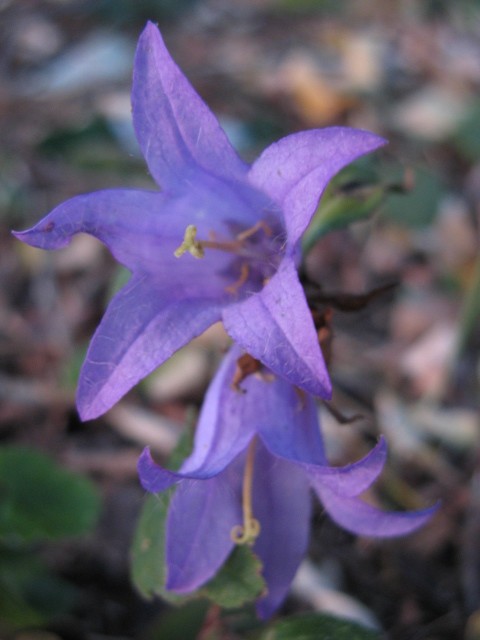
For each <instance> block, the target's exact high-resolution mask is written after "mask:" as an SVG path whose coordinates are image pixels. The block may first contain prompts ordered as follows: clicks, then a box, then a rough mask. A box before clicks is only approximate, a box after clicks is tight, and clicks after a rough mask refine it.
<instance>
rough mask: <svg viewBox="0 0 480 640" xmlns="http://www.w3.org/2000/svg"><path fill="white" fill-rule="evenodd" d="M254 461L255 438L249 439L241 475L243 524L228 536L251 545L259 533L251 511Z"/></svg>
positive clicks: (236, 542)
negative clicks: (242, 474)
mask: <svg viewBox="0 0 480 640" xmlns="http://www.w3.org/2000/svg"><path fill="white" fill-rule="evenodd" d="M254 461H255V438H254V439H253V440H252V441H251V443H250V445H249V447H248V452H247V460H246V462H245V474H244V476H243V487H242V511H243V524H239V525H236V526H235V527H233V529H232V530H231V532H230V536H231V538H232V540H233V542H234V543H235V544H247V545H249V546H252V545H253V544H255V540H256V539H257V538H258V536H259V535H260V523H259V521H258V520H257V519H256V518H254V517H253V511H252V486H253V464H254Z"/></svg>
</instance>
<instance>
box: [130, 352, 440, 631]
mask: <svg viewBox="0 0 480 640" xmlns="http://www.w3.org/2000/svg"><path fill="white" fill-rule="evenodd" d="M240 354H241V351H240V348H239V347H238V346H234V347H233V348H232V349H231V351H230V353H229V354H228V355H227V356H226V357H225V359H224V361H223V364H222V366H221V367H220V369H219V371H218V373H217V375H216V376H215V378H214V380H213V381H212V384H211V386H210V388H209V391H208V393H207V396H206V399H205V403H204V406H203V409H202V412H201V415H200V418H199V423H198V426H197V431H196V434H195V444H194V450H193V453H192V454H191V455H190V457H189V458H187V459H186V460H185V462H184V463H183V465H182V466H181V468H180V470H179V471H178V472H172V471H169V470H166V469H163V468H162V467H160V466H158V465H157V464H156V463H155V462H154V461H153V459H152V457H151V455H150V452H149V450H148V449H145V451H144V452H143V453H142V455H141V457H140V460H139V464H138V470H139V475H140V480H141V483H142V485H143V487H144V488H145V489H146V490H147V491H150V492H152V493H157V492H159V491H164V490H165V489H167V488H168V487H170V486H171V485H173V484H175V483H179V486H178V488H177V489H176V492H175V494H174V496H173V498H172V500H171V503H170V507H169V513H168V519H167V531H166V562H167V568H168V571H167V584H166V587H167V589H169V590H171V591H174V592H177V593H180V594H182V593H188V592H191V591H194V590H196V589H197V588H198V587H200V586H201V585H203V584H204V583H205V582H206V581H207V580H209V579H210V578H211V577H212V576H213V575H214V574H215V573H216V572H217V570H218V569H219V568H220V567H221V566H222V564H223V563H224V562H225V560H226V558H227V556H228V555H229V553H230V552H231V550H232V548H233V546H234V544H235V543H236V542H250V543H251V544H252V545H253V546H252V548H253V551H254V552H255V553H256V554H257V555H258V557H259V558H260V560H261V562H262V564H263V576H264V578H265V581H266V584H267V588H268V592H267V594H266V595H265V596H263V597H261V598H260V599H259V600H258V602H257V611H258V614H259V615H260V616H261V617H263V618H267V617H269V616H270V615H271V614H272V613H273V612H274V611H275V610H276V609H277V608H278V607H279V605H280V604H281V603H282V601H283V599H284V598H285V596H286V594H287V591H288V589H289V586H290V583H291V581H292V579H293V577H294V575H295V572H296V570H297V568H298V565H299V563H300V561H301V559H302V558H303V556H304V555H305V553H306V550H307V543H308V533H309V525H310V495H309V494H310V488H312V489H313V490H314V491H315V493H316V494H317V496H318V498H319V499H320V501H321V502H322V504H323V506H324V507H325V509H326V511H327V512H328V513H329V515H330V516H331V518H332V519H333V520H334V521H335V522H336V523H337V524H339V525H340V526H342V527H344V528H345V529H347V530H348V531H351V532H353V533H357V534H362V535H366V536H380V537H387V536H398V535H402V534H406V533H410V532H411V531H414V530H415V529H417V528H418V527H420V526H421V525H422V524H424V523H425V522H426V521H427V520H428V519H429V517H430V516H431V515H432V513H433V512H434V511H435V509H436V507H431V508H429V509H425V510H422V511H416V512H401V513H399V512H397V513H388V512H385V511H381V510H379V509H377V508H375V507H373V506H371V505H369V504H367V503H366V502H364V501H363V500H362V499H361V498H360V497H359V496H360V494H361V493H362V492H364V491H365V490H366V489H367V488H368V487H369V486H370V485H371V484H372V482H373V481H374V480H375V479H376V478H377V476H378V475H379V473H380V471H381V470H382V467H383V464H384V462H385V458H386V445H385V442H384V440H383V439H381V440H380V441H379V443H378V444H377V446H376V447H375V448H374V449H373V450H372V451H371V452H370V453H369V454H368V455H367V456H366V457H365V458H363V459H362V460H360V461H359V462H356V463H354V464H351V465H349V466H346V467H342V468H335V467H331V466H329V465H328V462H327V459H326V456H325V451H324V447H323V442H322V437H321V433H320V427H319V424H318V418H317V409H316V405H315V402H314V400H313V399H312V397H311V396H309V395H308V394H304V393H299V392H298V389H295V388H294V387H293V386H292V385H290V384H289V383H288V382H286V381H285V380H284V379H282V378H279V377H278V376H275V375H272V374H270V373H268V372H267V373H263V374H261V375H260V376H257V375H252V376H249V377H248V378H247V379H246V380H245V381H244V382H243V383H242V387H243V389H244V393H241V392H239V391H238V390H235V389H233V388H232V384H231V383H232V380H233V379H234V372H235V368H236V363H237V359H238V357H239V356H240ZM242 523H243V525H242ZM239 525H242V526H241V527H240V529H239V528H238V526H239ZM242 536H243V538H242ZM248 536H250V538H249V539H248Z"/></svg>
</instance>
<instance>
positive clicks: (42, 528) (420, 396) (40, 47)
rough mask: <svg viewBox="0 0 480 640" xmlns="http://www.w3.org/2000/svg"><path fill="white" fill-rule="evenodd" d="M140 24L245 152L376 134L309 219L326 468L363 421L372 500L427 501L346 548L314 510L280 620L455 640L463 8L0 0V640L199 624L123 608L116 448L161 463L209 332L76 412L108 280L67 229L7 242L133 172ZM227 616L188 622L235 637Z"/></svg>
mask: <svg viewBox="0 0 480 640" xmlns="http://www.w3.org/2000/svg"><path fill="white" fill-rule="evenodd" d="M147 19H150V20H152V21H154V22H157V23H158V24H159V26H160V28H161V30H162V33H163V35H164V38H165V41H166V43H167V46H168V48H169V50H170V52H171V54H172V56H173V57H174V58H175V60H176V61H177V62H178V64H179V65H180V66H181V67H182V69H183V70H184V72H185V74H186V75H187V77H188V78H189V79H190V80H191V82H192V84H193V85H194V86H195V88H196V89H197V90H198V91H199V93H200V94H201V95H202V97H203V98H204V99H205V100H206V101H207V103H208V104H209V105H210V107H211V108H212V109H213V110H214V111H215V113H216V114H217V115H218V117H219V118H220V121H221V123H222V126H223V127H224V128H225V130H226V131H227V133H228V135H229V137H230V139H231V141H232V143H233V144H234V146H235V147H236V148H237V149H238V151H239V152H240V154H241V155H242V156H243V157H244V158H245V159H247V160H248V161H252V160H253V159H254V158H255V157H256V156H257V155H258V153H259V152H260V151H261V150H262V149H263V148H264V147H265V146H266V145H268V144H269V143H271V142H273V141H274V140H276V139H278V138H279V137H281V136H283V135H287V134H289V133H293V132H295V131H298V130H301V129H306V128H312V127H323V126H328V125H334V124H335V125H337V124H342V125H349V126H355V127H360V128H365V129H369V130H372V131H374V132H376V133H378V134H380V135H383V136H385V137H387V138H388V139H389V141H390V144H389V146H388V147H387V148H386V149H384V150H382V151H380V152H378V153H376V154H375V156H374V157H371V158H367V159H365V160H363V161H361V162H359V163H357V164H356V165H355V167H354V168H353V169H348V170H347V171H346V172H344V174H342V175H341V176H340V177H339V178H338V180H337V181H336V182H335V184H334V185H333V186H332V188H331V189H330V192H329V194H327V197H326V200H325V202H324V203H323V205H322V206H323V207H324V208H323V209H322V208H321V209H320V215H322V211H323V215H324V216H326V217H327V218H328V217H329V216H330V217H329V219H330V220H331V224H330V226H328V225H327V227H328V228H327V227H325V228H324V230H323V232H322V233H317V232H315V233H313V235H312V234H311V235H310V238H311V240H312V241H311V246H309V247H308V249H309V251H308V255H307V258H306V266H307V271H308V275H309V278H310V279H311V280H313V281H315V282H317V283H318V284H320V286H321V287H322V291H323V292H324V293H325V299H324V304H325V310H326V311H328V317H329V318H330V314H331V311H332V310H333V315H332V316H331V317H332V320H331V327H330V328H331V331H332V333H333V342H332V357H331V372H332V377H333V382H334V389H335V391H334V399H333V409H334V411H333V412H332V411H326V410H325V408H324V407H323V408H322V409H321V411H322V418H323V428H324V433H325V438H326V442H327V448H328V451H329V455H330V459H331V461H332V463H334V464H345V463H347V462H350V461H353V460H355V459H358V458H359V457H360V456H361V455H363V454H365V453H366V451H367V450H369V448H371V446H372V443H374V442H375V441H376V439H377V437H378V435H379V434H381V433H383V434H385V435H386V436H387V439H388V442H389V445H390V453H389V462H388V465H387V469H386V471H385V472H384V474H383V475H382V478H381V480H380V481H379V483H378V484H377V485H376V487H375V490H374V491H372V492H371V494H370V495H369V499H370V500H372V501H374V502H375V503H376V504H378V505H381V506H383V507H384V508H398V509H412V508H419V507H423V506H426V505H429V504H432V503H433V502H434V501H435V500H437V499H439V498H441V500H442V501H443V506H442V509H441V510H440V511H439V513H438V514H437V515H436V516H435V518H434V519H433V520H432V522H431V523H430V524H429V525H428V526H426V527H425V528H424V529H422V530H421V531H420V532H418V533H416V534H415V535H412V536H410V537H408V538H406V539H402V540H393V541H372V540H367V539H355V538H354V537H353V536H351V535H350V534H347V533H345V532H344V531H342V530H340V529H338V528H337V527H336V526H335V525H334V524H333V523H331V522H330V521H329V519H328V517H326V516H325V515H324V514H323V512H322V509H321V506H320V505H318V504H317V506H316V507H315V517H314V522H313V531H312V542H311V552H310V559H309V560H308V562H307V563H306V564H305V565H304V566H303V567H302V570H301V571H300V574H299V576H298V578H297V580H296V582H295V584H294V588H293V590H292V595H291V597H290V598H289V599H288V601H287V603H286V605H285V607H284V613H293V612H299V611H311V610H326V611H329V612H331V613H335V614H336V615H340V616H346V617H349V618H352V619H355V620H357V621H359V622H361V623H362V624H366V625H367V626H370V627H373V628H377V629H380V630H383V631H384V632H385V636H384V637H388V638H393V639H398V640H409V639H411V640H421V639H424V638H425V639H426V638H428V639H430V640H434V639H445V640H447V639H448V640H451V639H454V638H465V639H466V640H475V639H477V638H480V545H479V540H480V459H479V419H478V408H479V394H478V382H479V372H480V369H479V353H480V331H479V325H478V318H479V313H480V259H479V254H478V247H479V223H480V94H479V87H480V3H479V2H477V1H474V0H457V1H456V2H449V1H448V0H402V1H400V0H398V1H394V0H392V1H391V2H382V1H381V0H365V1H362V2H361V3H360V2H355V0H351V1H348V0H344V1H343V2H338V1H337V2H334V1H332V0H135V1H133V0H132V1H129V0H83V1H78V0H31V1H28V0H0V140H1V144H0V244H1V248H0V281H1V283H2V284H1V288H0V362H1V371H0V637H1V638H2V640H3V638H10V637H12V638H16V639H17V640H20V639H21V640H27V639H28V640H58V639H59V638H60V639H65V640H70V639H72V640H84V639H88V640H100V639H103V638H118V639H122V638H142V639H146V640H155V639H157V638H158V639H160V638H161V639H162V640H169V638H181V639H182V640H188V638H196V637H200V635H199V634H200V633H201V629H202V622H201V621H202V617H203V616H204V614H205V611H204V610H202V609H201V607H200V609H199V608H198V607H197V605H192V606H191V608H190V614H189V616H190V617H188V616H186V615H185V614H182V616H183V617H182V618H181V621H180V622H179V618H178V616H177V619H175V612H174V611H173V610H171V609H170V608H169V607H168V606H167V605H165V604H163V603H162V602H160V601H159V600H155V601H153V602H148V601H145V600H143V599H142V598H140V596H139V595H138V593H137V592H136V590H135V588H134V587H133V586H132V583H131V580H130V577H129V556H130V551H129V550H130V546H131V542H132V537H133V534H134V529H135V523H136V519H137V517H138V513H139V510H140V508H141V506H142V503H143V501H144V492H143V491H142V489H141V488H140V487H139V485H138V481H137V478H136V471H135V466H136V460H137V457H138V455H139V453H140V451H141V449H142V448H143V446H145V445H146V444H150V445H151V446H152V447H153V448H154V450H155V451H156V453H157V457H158V459H159V460H162V459H163V460H165V459H166V457H167V456H168V455H169V454H170V452H171V451H172V449H173V448H174V446H175V444H176V442H177V441H178V439H179V437H180V436H181V434H182V432H183V431H184V430H185V429H186V428H189V426H191V425H192V424H193V423H194V421H195V415H196V412H197V410H198V407H199V406H200V404H201V400H202V396H203V393H204V391H205V388H206V386H207V385H208V381H209V380H210V378H211V376H212V374H213V372H214V371H215V367H216V364H217V363H218V361H219V358H220V357H221V353H222V350H223V349H225V347H226V345H227V340H226V338H225V336H224V334H223V332H222V329H221V328H220V327H213V328H212V329H211V330H209V331H208V332H207V333H206V334H205V335H204V336H202V337H201V338H199V339H198V340H196V341H195V342H194V343H192V344H191V345H189V346H188V347H186V348H185V349H183V350H181V351H180V352H179V353H178V354H176V356H175V357H174V358H173V359H172V360H171V361H170V362H168V363H167V364H166V365H164V366H163V367H162V368H160V369H159V370H158V371H157V372H155V373H154V374H152V375H151V376H150V377H149V378H148V379H147V380H145V381H144V382H143V383H142V384H141V385H139V386H138V387H137V388H136V389H135V390H133V391H132V392H131V393H130V394H129V395H128V396H127V397H126V398H125V399H124V400H122V401H121V402H120V403H119V404H118V405H117V406H116V407H115V408H114V409H113V410H111V411H110V412H109V413H108V414H107V415H105V416H104V417H102V418H101V419H98V420H95V421H93V422H88V423H85V424H82V423H81V422H80V421H79V419H78V416H77V413H76V410H75V404H74V395H75V386H76V381H77V378H78V372H79V367H80V365H81V363H82V360H83V357H84V354H85V350H86V348H87V345H88V341H89V338H90V337H91V335H92V333H93V331H94V329H95V327H96V325H97V324H98V322H99V320H100V318H101V317H102V314H103V310H104V308H105V305H106V303H107V301H108V299H109V297H110V296H111V295H112V293H113V292H114V291H115V290H116V289H117V288H118V287H119V286H120V285H121V283H123V282H125V278H126V274H125V273H124V272H123V271H121V270H120V269H119V267H118V266H117V265H115V264H114V262H113V260H112V258H111V257H110V255H109V254H108V252H107V251H106V250H105V248H104V247H103V246H102V245H101V244H100V243H98V242H97V241H95V240H94V239H92V238H90V237H87V236H78V237H76V238H75V239H74V241H73V242H72V244H71V246H70V247H69V248H68V249H67V250H64V251H60V252H56V253H46V252H41V251H38V250H35V249H32V248H30V247H27V246H25V245H23V244H21V243H20V242H18V241H16V240H15V239H14V238H13V237H12V236H11V235H10V230H12V229H17V230H20V229H24V228H26V227H28V226H30V225H32V224H33V223H34V222H36V221H37V220H39V219H40V217H42V216H43V215H44V214H46V213H47V212H48V211H49V210H50V209H51V208H53V207H54V206H55V205H56V204H58V203H59V202H61V201H63V200H65V199H67V198H69V197H71V196H74V195H77V194H79V193H83V192H88V191H92V190H95V189H100V188H107V187H115V186H131V187H140V188H142V187H143V188H147V189H148V188H152V186H153V181H152V180H151V178H150V177H149V175H148V173H147V170H146V167H145V164H144V162H143V160H142V158H141V156H140V154H139V151H138V148H137V144H136V141H135V138H134V134H133V129H132V125H131V113H130V82H131V72H132V62H133V54H134V50H135V43H136V40H137V38H138V36H139V34H140V32H141V30H142V29H143V27H144V24H145V22H146V20H147ZM372 196H374V197H372ZM328 207H330V208H328ZM351 219H353V220H355V221H354V222H353V223H352V224H349V225H346V220H348V221H350V220H351ZM327 231H328V233H327ZM378 288H380V291H379V292H377V294H376V295H368V294H369V293H370V292H372V291H374V290H376V289H378ZM340 294H342V296H343V298H342V297H341V296H340ZM344 294H351V295H349V296H346V298H345V296H344ZM365 294H367V295H365ZM358 296H360V297H358ZM339 300H340V302H341V301H342V300H343V303H341V304H340V303H339ZM345 300H346V302H345ZM335 413H336V414H337V416H336V417H334V414H335ZM338 414H340V415H338ZM352 417H354V418H356V419H355V420H354V421H352V420H351V418H352ZM195 607H196V608H195ZM187 619H188V620H190V622H191V625H192V630H191V631H188V633H187V630H186V626H185V625H187V622H186V620H187ZM190 622H189V623H188V624H190ZM237 623H238V624H240V623H239V622H238V620H237ZM249 624H250V625H253V628H254V624H255V623H254V622H252V621H251V620H250V622H249ZM182 625H183V626H182ZM195 625H197V626H195ZM235 628H236V627H235V626H234V625H233V627H232V626H231V625H230V627H229V629H230V631H226V630H223V631H222V633H223V635H221V634H220V635H217V636H212V637H215V638H217V637H218V638H239V637H240V638H241V637H244V636H243V635H242V633H243V632H242V631H241V625H240V627H237V628H236V629H237V630H236V631H232V630H231V629H235ZM172 629H173V631H172ZM175 633H176V634H177V635H175ZM219 633H220V632H219ZM188 634H190V635H188ZM202 637H204V638H207V637H210V636H207V635H204V636H202Z"/></svg>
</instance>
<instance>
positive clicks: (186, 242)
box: [173, 220, 272, 258]
mask: <svg viewBox="0 0 480 640" xmlns="http://www.w3.org/2000/svg"><path fill="white" fill-rule="evenodd" d="M260 230H263V232H264V233H265V235H266V236H267V237H270V236H271V235H272V230H271V229H270V227H269V226H268V225H267V224H266V222H264V221H263V220H259V221H258V222H257V223H256V224H254V225H253V226H252V227H250V228H249V229H245V231H242V232H241V233H239V234H238V235H237V236H236V238H235V240H215V239H211V240H198V239H197V227H196V226H195V225H194V224H189V225H188V226H187V228H186V229H185V235H184V237H183V241H182V244H181V245H180V246H179V247H178V249H176V250H175V251H174V252H173V255H174V256H175V257H176V258H180V257H181V256H183V254H184V253H190V254H191V255H192V256H193V257H194V258H203V257H204V255H205V249H217V250H218V251H226V252H227V253H236V254H241V253H242V249H243V248H244V245H245V241H246V240H248V239H249V238H251V237H252V236H253V235H255V234H256V233H257V232H258V231H260Z"/></svg>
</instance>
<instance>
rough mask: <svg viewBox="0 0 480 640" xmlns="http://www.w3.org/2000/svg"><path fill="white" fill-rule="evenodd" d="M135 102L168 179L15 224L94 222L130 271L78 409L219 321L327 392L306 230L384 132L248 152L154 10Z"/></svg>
mask: <svg viewBox="0 0 480 640" xmlns="http://www.w3.org/2000/svg"><path fill="white" fill-rule="evenodd" d="M132 104H133V122H134V126H135V131H136V135H137V138H138V142H139V143H140V147H141V149H142V152H143V155H144V157H145V160H146V162H147V165H148V168H149V170H150V173H151V174H152V176H153V178H154V179H155V181H156V182H157V183H158V185H159V186H160V187H161V191H139V190H135V189H129V190H128V189H112V190H105V191H98V192H96V193H90V194H86V195H81V196H77V197H75V198H72V199H71V200H68V201H67V202H65V203H63V204H61V205H59V206H58V207H57V208H56V209H54V210H53V211H52V212H51V213H50V214H49V215H47V216H46V217H45V218H43V220H41V221H40V222H39V223H38V224H37V225H36V226H34V227H33V228H32V229H30V230H27V231H24V232H20V233H16V234H15V235H16V236H17V238H19V239H21V240H23V241H24V242H27V243H28V244H31V245H32V246H35V247H40V248H43V249H58V248H60V247H64V246H65V245H67V244H68V243H69V242H70V240H71V238H72V236H73V235H74V234H76V233H80V232H85V233H89V234H91V235H93V236H95V237H96V238H98V239H99V240H101V241H102V242H103V243H105V244H106V245H107V246H108V248H109V249H110V251H111V252H112V254H113V255H114V256H115V258H116V259H117V260H118V261H119V262H120V263H121V264H123V265H124V266H125V267H127V269H129V270H130V271H131V272H132V277H131V279H130V281H129V282H128V284H127V285H126V286H125V287H124V288H123V289H122V290H121V291H120V292H119V293H118V294H117V295H116V296H115V297H114V298H113V300H112V301H111V303H110V305H109V307H108V309H107V311H106V313H105V316H104V318H103V320H102V322H101V324H100V325H99V327H98V329H97V331H96V333H95V335H94V337H93V339H92V342H91V344H90V348H89V351H88V353H87V356H86V359H85V363H84V365H83V368H82V371H81V374H80V381H79V388H78V395H77V404H78V409H79V412H80V415H81V417H82V418H83V419H90V418H94V417H96V416H98V415H100V414H101V413H103V412H105V411H106V410H107V409H109V408H110V407H111V406H112V405H113V404H114V403H115V402H116V401H117V400H119V399H120V398H121V397H122V396H123V395H124V394H125V393H126V392H127V391H128V390H129V389H131V387H132V386H133V385H135V384H136V383H137V382H138V381H139V380H140V379H141V378H143V377H145V376H146V375H147V374H149V373H150V372H151V371H152V370H153V369H155V368H156V367H158V366H159V365H160V364H162V363H163V362H164V361H165V360H166V359H167V358H169V357H170V356H171V355H172V354H173V353H174V352H175V351H176V350H177V349H179V348H180V347H182V346H183V345H185V344H186V343H187V342H189V341H190V340H191V339H192V338H194V337H195V336H197V335H199V334H200V333H202V332H203V331H204V330H205V329H206V328H207V327H209V326H210V325H211V324H212V323H214V322H216V321H218V320H222V321H223V323H224V325H225V328H226V330H227V332H228V333H229V334H230V336H231V337H232V338H233V339H234V340H235V341H237V342H238V343H239V344H240V345H242V346H243V347H244V349H245V350H246V351H247V352H248V353H250V354H251V355H252V356H254V357H255V358H257V359H259V360H261V361H262V362H263V363H264V364H265V365H266V366H267V367H268V368H269V369H271V370H272V371H274V372H275V373H276V374H278V375H279V376H281V377H283V378H285V379H287V380H289V381H290V382H291V383H292V384H294V385H296V386H298V387H300V388H301V389H304V390H305V391H307V392H308V393H312V394H314V395H319V396H322V397H324V398H326V397H328V396H329V394H330V393H331V386H330V381H329V377H328V373H327V371H326V368H325V365H324V362H323V359H322V355H321V352H320V348H319V345H318V341H317V337H316V335H315V330H314V327H313V323H312V320H311V316H310V312H309V309H308V307H307V303H306V301H305V297H304V293H303V290H302V287H301V286H300V283H299V281H298V277H297V273H296V263H297V261H298V257H299V246H298V245H299V239H300V237H301V235H302V234H303V232H304V231H305V229H306V227H307V225H308V223H309V222H310V219H311V217H312V215H313V213H314V211H315V208H316V206H317V203H318V199H319V197H320V196H321V194H322V192H323V190H324V189H325V186H326V184H327V183H328V181H329V180H330V178H331V177H332V176H333V175H334V174H335V173H337V172H338V171H339V170H340V169H342V168H343V167H344V166H345V165H347V164H348V163H350V162H352V160H355V159H356V158H358V157H359V156H361V155H363V154H365V153H368V152H370V151H372V150H374V149H376V148H378V147H380V146H381V145H383V144H384V142H385V141H384V140H383V139H382V138H379V137H378V136H376V135H373V134H372V133H368V132H366V131H360V130H356V129H350V128H344V127H332V128H328V129H323V130H312V131H304V132H302V133H296V134H294V135H291V136H288V137H286V138H283V139H282V140H280V141H279V142H277V143H275V144H272V145H271V146H270V147H268V148H267V149H266V150H265V151H264V152H263V153H262V155H261V156H260V157H259V158H258V159H257V160H256V161H255V162H254V164H253V165H252V166H249V165H247V164H245V163H244V162H243V161H242V160H240V158H239V157H238V156H237V154H236V153H235V151H234V150H233V148H232V147H231V145H230V144H229V142H228V140H227V138H226V136H225V133H224V132H223V130H222V129H221V128H220V126H219V124H218V122H217V120H216V118H215V116H214V115H213V114H212V112H211V111H210V110H209V109H208V107H207V106H206V105H205V104H204V102H203V101H202V99H201V98H200V97H199V96H198V94H197V93H196V92H195V91H194V89H193V88H192V86H191V85H190V84H189V82H188V81H187V79H186V78H185V76H184V75H183V74H182V72H181V71H180V69H179V68H178V67H177V66H176V64H175V63H174V61H173V60H172V58H171V57H170V55H169V53H168V51H167V49H166V48H165V45H164V43H163V40H162V38H161V35H160V33H159V31H158V29H157V28H156V27H155V26H154V25H153V24H151V23H149V24H147V26H146V28H145V30H144V32H143V34H142V35H141V37H140V40H139V43H138V48H137V53H136V57H135V67H134V74H133V90H132ZM182 254H185V255H182ZM179 256H180V257H179Z"/></svg>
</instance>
